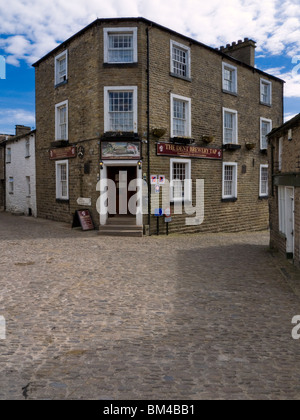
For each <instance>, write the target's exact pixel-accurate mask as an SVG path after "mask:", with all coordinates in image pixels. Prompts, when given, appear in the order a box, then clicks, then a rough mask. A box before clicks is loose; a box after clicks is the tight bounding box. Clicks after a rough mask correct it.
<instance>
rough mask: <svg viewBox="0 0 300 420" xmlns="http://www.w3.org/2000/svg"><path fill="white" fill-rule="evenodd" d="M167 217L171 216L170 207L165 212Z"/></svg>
mask: <svg viewBox="0 0 300 420" xmlns="http://www.w3.org/2000/svg"><path fill="white" fill-rule="evenodd" d="M165 216H166V217H170V216H171V209H170V207H168V208H167V209H166V210H165Z"/></svg>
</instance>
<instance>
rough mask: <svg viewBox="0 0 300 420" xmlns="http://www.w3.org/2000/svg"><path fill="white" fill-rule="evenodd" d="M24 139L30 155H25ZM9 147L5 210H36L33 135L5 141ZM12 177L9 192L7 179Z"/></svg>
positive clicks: (25, 212)
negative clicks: (27, 178) (27, 143)
mask: <svg viewBox="0 0 300 420" xmlns="http://www.w3.org/2000/svg"><path fill="white" fill-rule="evenodd" d="M26 139H29V140H30V157H26ZM7 148H11V163H6V211H9V212H21V213H24V214H26V215H28V214H29V209H31V211H32V215H33V216H34V217H36V216H37V212H36V171H35V135H34V134H30V135H29V136H24V137H23V138H21V139H19V140H13V141H9V142H7V143H6V149H7ZM11 177H13V179H14V192H13V194H10V192H9V179H10V178H11ZM26 177H30V187H31V188H30V189H31V194H30V196H29V195H28V186H27V180H26Z"/></svg>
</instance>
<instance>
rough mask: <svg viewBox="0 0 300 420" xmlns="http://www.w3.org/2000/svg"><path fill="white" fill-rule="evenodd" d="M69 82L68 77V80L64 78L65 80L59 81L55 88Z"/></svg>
mask: <svg viewBox="0 0 300 420" xmlns="http://www.w3.org/2000/svg"><path fill="white" fill-rule="evenodd" d="M67 83H68V79H67V80H64V81H63V82H60V83H57V85H54V88H55V89H56V88H58V87H60V86H63V85H66V84H67Z"/></svg>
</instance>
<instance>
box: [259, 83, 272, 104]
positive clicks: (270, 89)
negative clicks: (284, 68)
mask: <svg viewBox="0 0 300 420" xmlns="http://www.w3.org/2000/svg"><path fill="white" fill-rule="evenodd" d="M264 85H268V100H267V102H265V101H263V98H262V95H263V86H264ZM260 103H261V104H263V105H272V82H270V81H269V80H266V79H260Z"/></svg>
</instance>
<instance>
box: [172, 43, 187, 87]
mask: <svg viewBox="0 0 300 420" xmlns="http://www.w3.org/2000/svg"><path fill="white" fill-rule="evenodd" d="M176 47H177V48H178V49H180V50H183V51H184V52H185V53H186V55H187V60H186V61H187V62H186V75H185V76H184V75H181V74H178V73H176V69H175V68H174V66H173V49H174V48H176ZM170 72H171V74H172V75H175V76H177V77H183V78H187V79H190V77H191V49H190V48H189V47H187V46H186V45H184V44H180V43H179V42H176V41H173V40H171V41H170Z"/></svg>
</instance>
